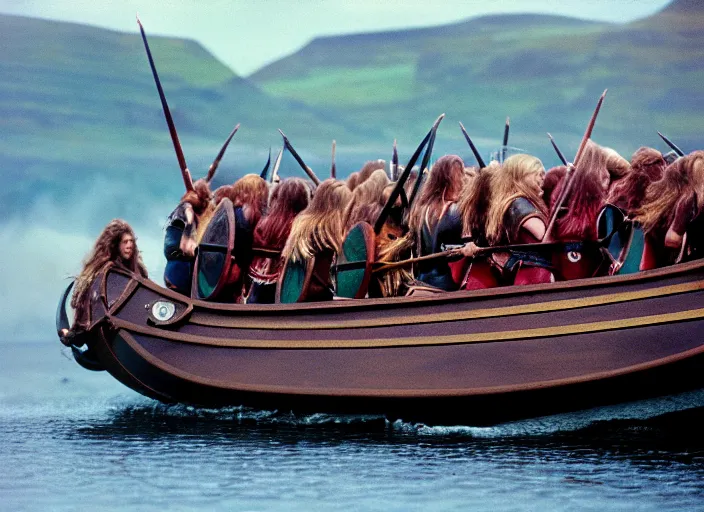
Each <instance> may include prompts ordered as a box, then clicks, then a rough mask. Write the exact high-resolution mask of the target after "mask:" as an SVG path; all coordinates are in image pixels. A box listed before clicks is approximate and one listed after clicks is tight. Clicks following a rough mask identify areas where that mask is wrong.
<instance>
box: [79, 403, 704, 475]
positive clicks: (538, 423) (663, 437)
mask: <svg viewBox="0 0 704 512" xmlns="http://www.w3.org/2000/svg"><path fill="white" fill-rule="evenodd" d="M702 403H704V390H700V391H695V392H688V393H683V394H681V395H677V396H675V397H664V398H660V399H653V400H645V401H641V402H633V403H630V404H621V405H618V406H610V407H600V408H595V409H591V410H587V411H580V412H576V413H565V414H558V415H554V416H547V417H542V418H535V419H530V420H521V421H517V422H511V423H504V424H500V425H496V426H492V427H471V426H455V427H448V426H437V427H435V426H428V425H425V424H419V423H417V424H411V423H405V422H402V421H400V420H399V421H395V422H389V421H388V420H386V419H385V418H384V417H383V416H362V415H331V414H312V415H307V416H297V415H295V414H293V413H282V412H277V411H262V410H254V409H248V408H242V407H228V408H223V409H201V408H195V407H190V406H185V405H180V404H179V405H164V404H154V405H142V404H140V405H126V406H124V407H120V408H118V409H117V410H115V411H114V412H113V413H112V414H111V415H110V417H109V418H108V419H107V421H104V422H101V423H96V424H93V425H90V426H84V427H79V428H76V429H75V430H74V431H73V432H72V433H71V434H70V436H71V437H74V436H76V437H78V438H80V439H81V440H88V441H109V442H111V443H113V442H124V443H128V444H129V443H132V442H135V443H139V444H143V443H148V444H150V445H152V444H163V443H166V444H167V445H168V446H170V447H177V446H179V445H181V446H190V445H192V444H193V443H205V444H208V445H210V446H217V445H220V446H221V447H245V446H246V447H247V449H256V448H259V449H264V450H267V449H271V448H272V445H276V446H279V447H285V446H297V445H300V444H301V443H304V444H305V445H306V446H308V447H311V448H312V449H315V448H316V447H317V448H323V447H330V446H336V445H343V444H347V445H358V446H360V447H387V448H388V447H390V448H394V447H396V448H399V449H400V450H401V452H404V451H405V452H406V453H407V454H409V455H411V454H414V453H415V454H417V453H418V452H417V450H419V449H422V450H430V451H429V452H428V451H424V452H423V453H425V454H429V453H436V454H438V455H442V456H446V457H491V458H495V457H497V456H501V457H506V456H509V457H515V458H516V459H517V460H521V459H525V458H530V459H535V458H539V459H546V460H547V459H550V458H552V457H557V458H559V459H562V460H565V459H568V460H573V461H577V460H581V459H583V460H602V459H608V460H626V461H628V462H630V463H633V464H636V465H639V466H640V465H643V467H644V468H663V467H666V466H668V465H672V464H679V465H682V464H683V465H689V466H691V468H692V469H696V470H701V471H702V476H704V438H702V436H701V425H702V424H704V405H701V404H702ZM443 454H444V455H443ZM591 483H595V482H591ZM596 483H598V482H596Z"/></svg>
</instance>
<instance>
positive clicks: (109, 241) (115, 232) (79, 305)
mask: <svg viewBox="0 0 704 512" xmlns="http://www.w3.org/2000/svg"><path fill="white" fill-rule="evenodd" d="M111 267H117V268H121V269H123V270H127V271H129V272H132V273H134V274H137V275H139V276H141V277H147V268H146V267H145V266H144V263H143V262H142V256H141V254H140V252H139V249H138V248H137V238H136V237H135V235H134V231H133V230H132V228H131V227H130V225H129V224H127V222H125V221H124V220H122V219H114V220H112V221H111V222H110V223H109V224H108V225H107V226H105V228H104V229H103V231H102V232H101V233H100V235H99V236H98V239H97V240H96V241H95V244H94V245H93V249H92V250H91V252H90V253H89V254H88V256H87V257H86V259H85V260H84V261H83V268H82V269H81V273H80V274H78V277H77V278H76V281H75V284H74V288H73V296H72V297H71V307H72V308H73V309H74V310H75V315H74V322H73V325H72V326H71V329H70V330H69V329H64V330H63V331H62V332H61V333H60V334H61V341H62V342H63V343H64V344H65V345H67V346H68V345H77V346H80V345H81V344H82V343H80V342H78V341H77V339H78V338H79V337H80V336H81V334H82V333H83V332H85V331H86V330H87V329H88V326H89V325H90V323H91V320H92V319H91V318H90V302H91V297H90V289H91V287H92V285H93V282H94V281H95V279H96V277H98V275H100V274H102V273H103V272H105V271H106V270H107V269H109V268H111Z"/></svg>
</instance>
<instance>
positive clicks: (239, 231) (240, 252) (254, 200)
mask: <svg viewBox="0 0 704 512" xmlns="http://www.w3.org/2000/svg"><path fill="white" fill-rule="evenodd" d="M229 192H230V193H229V195H228V197H229V199H230V201H232V206H233V209H234V214H235V248H234V254H233V255H232V258H233V262H232V265H230V273H229V275H228V278H227V284H226V285H225V286H224V287H223V289H222V291H221V292H220V293H219V294H218V296H217V297H215V298H214V300H216V301H219V302H242V301H243V300H244V296H245V295H246V290H244V284H245V279H244V278H245V275H246V274H247V272H248V270H249V267H250V264H251V263H252V246H253V242H254V230H255V228H256V226H257V224H258V223H259V220H260V219H261V218H262V215H263V214H264V211H265V210H266V203H267V199H268V197H269V185H268V183H267V182H266V180H264V179H263V178H262V177H261V176H259V175H258V174H246V175H244V176H243V177H241V178H240V179H239V180H237V181H236V182H235V183H234V184H233V185H232V189H231V190H230V191H229Z"/></svg>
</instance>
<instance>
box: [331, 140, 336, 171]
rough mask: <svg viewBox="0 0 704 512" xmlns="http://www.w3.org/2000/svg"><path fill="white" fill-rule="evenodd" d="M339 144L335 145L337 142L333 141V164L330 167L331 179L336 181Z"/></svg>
mask: <svg viewBox="0 0 704 512" xmlns="http://www.w3.org/2000/svg"><path fill="white" fill-rule="evenodd" d="M336 146H337V144H336V143H335V140H333V141H332V164H331V165H330V177H331V178H333V179H335V178H337V168H336V167H335V147H336Z"/></svg>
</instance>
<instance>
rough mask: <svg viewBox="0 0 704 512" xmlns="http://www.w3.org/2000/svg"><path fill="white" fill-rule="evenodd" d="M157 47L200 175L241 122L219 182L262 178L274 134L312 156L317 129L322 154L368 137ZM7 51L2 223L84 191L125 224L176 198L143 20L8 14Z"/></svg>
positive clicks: (192, 48)
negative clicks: (41, 202)
mask: <svg viewBox="0 0 704 512" xmlns="http://www.w3.org/2000/svg"><path fill="white" fill-rule="evenodd" d="M146 30H147V34H148V35H149V27H148V24H147V27H146ZM149 40H150V45H151V49H152V53H153V55H154V59H155V61H156V66H157V69H158V71H159V75H160V77H161V80H162V84H163V87H164V90H165V92H166V96H167V99H168V101H169V105H170V107H171V111H172V114H173V117H174V120H175V123H176V126H177V129H178V132H179V136H180V139H181V143H182V145H183V148H184V152H185V156H186V160H187V162H188V164H189V167H190V169H191V170H192V173H193V175H194V176H195V177H199V176H202V175H204V174H205V172H206V171H207V169H208V166H209V165H210V163H211V162H212V160H213V158H214V157H215V155H216V154H217V152H218V150H219V148H220V146H221V144H222V142H223V141H224V140H225V138H226V137H227V135H228V133H229V132H230V130H232V127H233V126H234V125H235V124H236V123H238V122H239V123H241V124H242V128H241V129H240V131H239V132H238V134H237V135H236V137H235V139H234V140H233V142H232V144H231V145H230V148H229V149H228V153H227V154H226V155H225V158H224V159H223V161H222V163H221V165H220V171H219V175H218V176H217V177H216V180H220V182H223V181H234V179H235V178H236V176H238V175H241V174H244V173H245V172H257V173H259V172H260V171H261V168H262V167H263V165H264V163H265V161H266V155H267V152H268V149H269V146H270V145H273V146H274V149H275V150H276V149H277V147H278V146H279V145H280V144H281V137H280V136H279V134H278V132H277V131H276V129H277V128H283V129H285V130H286V132H287V135H289V137H290V138H291V140H292V141H293V142H294V144H297V145H298V146H299V150H301V153H302V154H303V156H304V158H305V156H306V151H305V150H306V149H307V148H306V145H305V144H304V143H303V142H304V141H306V140H307V139H308V138H310V137H311V135H310V134H311V133H313V134H314V135H313V137H315V138H320V139H321V140H325V141H326V142H325V145H326V151H328V149H327V145H328V144H329V142H330V141H331V140H332V139H333V138H334V137H338V138H342V139H345V140H346V141H349V142H352V143H355V144H358V145H360V146H361V145H362V144H363V143H364V141H365V140H366V139H365V138H364V137H366V136H367V134H366V133H363V132H362V130H361V129H359V128H355V127H350V128H349V129H348V128H347V127H345V126H343V125H342V124H341V123H338V122H335V121H328V120H326V119H328V118H329V116H327V115H325V114H321V113H319V112H317V111H316V110H315V109H312V108H310V107H307V106H305V105H296V104H293V103H291V102H289V101H286V100H281V99H278V98H273V97H271V96H269V95H267V94H265V93H263V92H261V91H260V90H259V89H258V88H257V87H256V86H254V85H252V84H251V83H250V82H248V81H247V80H245V79H243V78H241V77H238V76H236V75H234V74H233V73H232V71H231V70H230V69H229V68H227V67H225V66H224V65H223V64H222V63H220V62H219V61H217V60H216V59H215V58H213V56H212V55H211V54H209V53H208V52H207V51H206V50H205V49H204V48H203V47H202V46H200V44H198V43H196V42H194V41H190V40H183V39H171V38H163V37H150V38H149ZM0 46H1V47H2V52H0V165H1V166H2V173H3V174H2V175H3V178H4V180H3V181H4V183H5V186H4V187H3V189H2V191H0V212H1V213H2V214H3V215H6V214H11V213H22V212H23V211H26V209H27V207H28V206H29V205H31V204H32V203H34V202H35V201H36V200H37V198H39V197H42V198H46V197H47V196H48V198H49V200H50V201H51V202H55V201H56V200H57V199H61V200H63V201H64V202H65V203H66V204H67V206H70V203H71V202H72V200H73V199H75V198H79V197H81V196H83V195H85V194H86V193H87V194H89V195H90V196H91V197H92V198H93V199H94V200H95V203H97V204H108V205H119V206H118V207H117V208H115V209H113V210H112V211H111V213H106V215H126V216H129V215H130V214H131V213H135V211H134V210H135V209H137V211H139V209H140V208H144V205H145V203H147V201H149V198H152V199H153V200H158V199H162V200H163V199H165V198H166V199H168V198H171V199H170V200H171V201H173V202H174V203H175V202H176V201H178V198H179V197H180V195H181V194H182V193H183V190H182V189H183V184H182V182H181V178H180V176H179V171H178V164H177V161H176V157H175V155H174V151H173V148H172V145H171V141H170V138H169V135H168V131H167V128H166V123H165V121H164V116H163V113H162V109H161V104H160V102H159V97H158V94H157V90H156V87H155V85H154V81H153V78H152V75H151V71H150V69H149V64H148V61H147V57H146V54H145V51H144V47H143V44H142V40H141V38H140V36H139V34H138V33H137V24H136V22H135V33H134V34H123V33H118V32H113V31H109V30H103V29H97V28H94V27H87V26H82V25H76V24H70V23H58V22H51V21H44V20H38V19H30V18H23V17H15V16H0ZM313 127H314V128H313ZM297 141H300V142H297ZM319 147H320V144H319ZM274 154H275V153H274ZM135 200H136V202H137V204H133V203H135ZM107 220H109V219H105V218H100V219H96V226H102V225H104V224H105V222H107Z"/></svg>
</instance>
